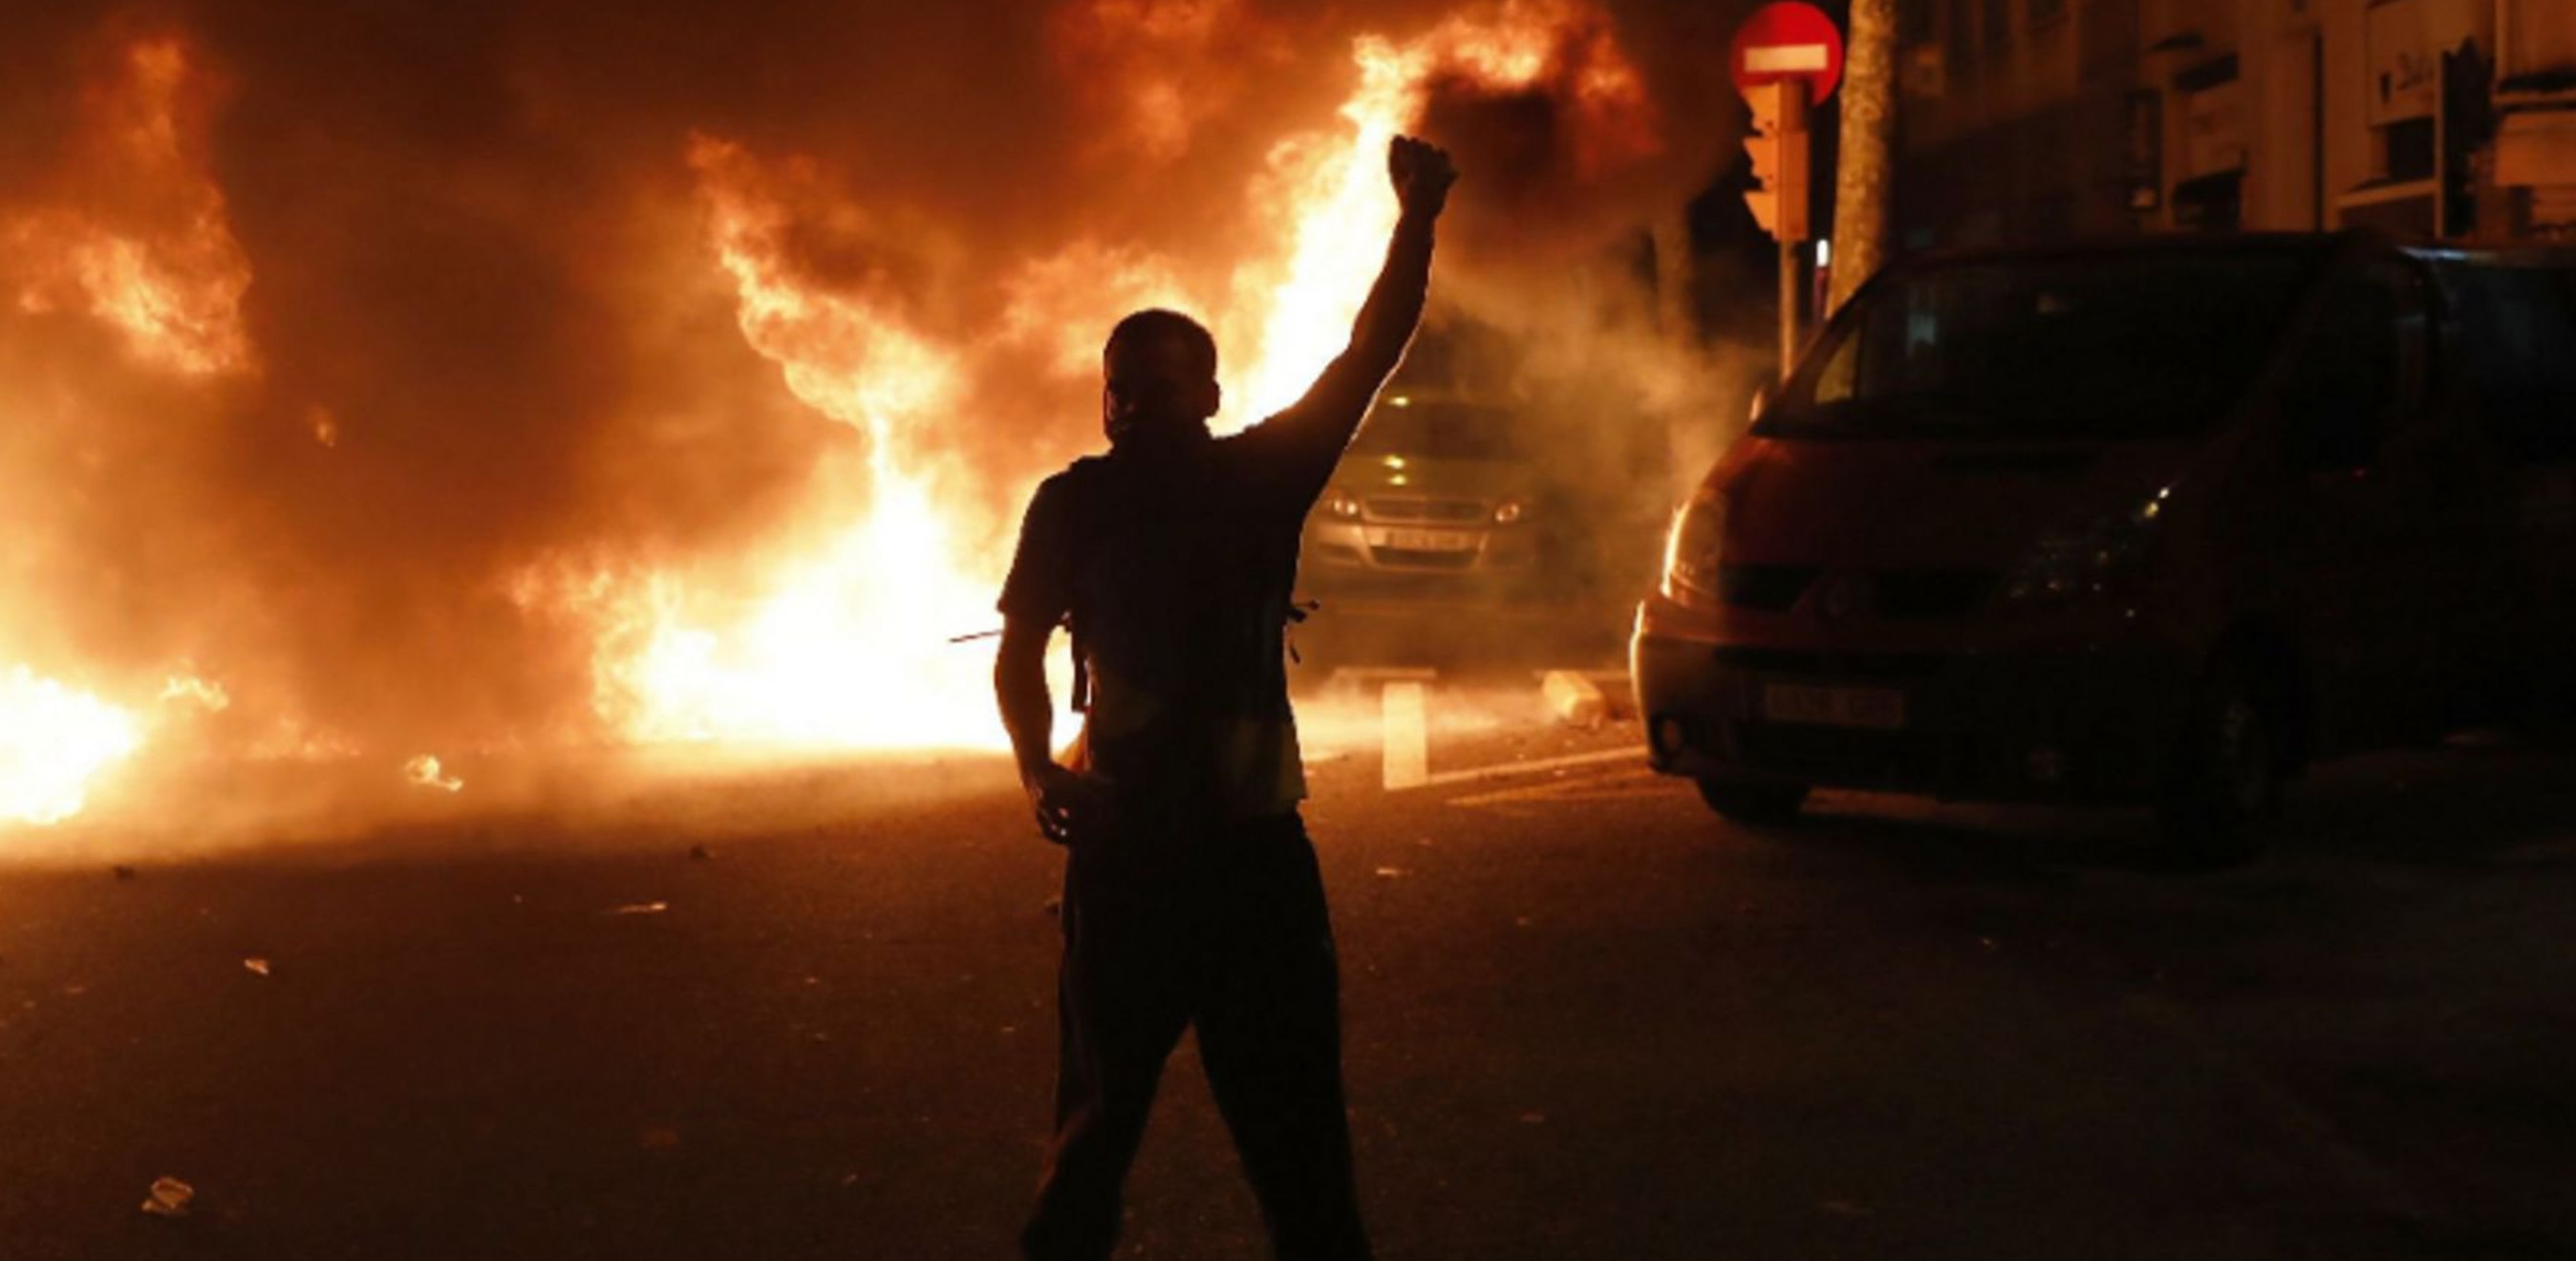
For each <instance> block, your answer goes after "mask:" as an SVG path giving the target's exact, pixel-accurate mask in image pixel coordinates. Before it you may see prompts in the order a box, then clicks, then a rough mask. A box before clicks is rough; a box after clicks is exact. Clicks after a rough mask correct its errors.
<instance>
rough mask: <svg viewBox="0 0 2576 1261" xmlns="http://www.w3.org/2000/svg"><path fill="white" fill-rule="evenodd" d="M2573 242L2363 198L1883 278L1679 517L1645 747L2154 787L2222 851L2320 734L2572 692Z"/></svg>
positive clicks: (2445, 718)
mask: <svg viewBox="0 0 2576 1261" xmlns="http://www.w3.org/2000/svg"><path fill="white" fill-rule="evenodd" d="M2571 473H2576V254H2571V253H2568V252H2547V251H2524V252H2515V253H2501V252H2489V251H2460V250H2434V249H2411V248H2402V247H2399V246H2397V245H2394V244H2392V243H2389V242H2386V241H2383V240H2379V239H2375V238H2371V237H2367V236H2362V235H2356V234H2334V235H2326V234H2304V235H2241V236H2225V237H2194V238H2163V239H2155V240H2150V241H2142V242H2129V243H2121V244H2113V245H2096V246H2071V247H2065V248H2055V249H2029V250H2010V251H1988V252H1978V253H1966V254H1954V255H1944V256H1934V257H1927V258H1923V259H1919V260H1915V261H1911V262H1907V263H1903V264H1900V265H1898V266H1896V267H1894V268H1892V269H1890V270H1889V271H1887V272H1885V273H1884V274H1882V275H1880V276H1878V277H1876V278H1874V279H1873V280H1872V281H1871V282H1870V283H1869V284H1868V285H1866V286H1865V287H1864V288H1863V289H1862V291H1861V292H1860V293H1859V294H1858V295H1857V296H1856V297H1855V299H1854V300H1853V301H1852V302H1851V303H1849V304H1848V305H1847V306H1846V308H1845V309H1844V310H1843V311H1841V312H1839V313H1838V314H1837V315H1836V316H1835V318H1834V319H1833V320H1832V321H1831V322H1830V324H1829V325H1828V326H1827V327H1826V328H1825V329H1824V330H1823V331H1822V333H1821V334H1820V336H1819V337H1818V338H1817V339H1816V341H1815V343H1814V344H1813V346H1812V348H1811V350H1810V352H1809V353H1808V355H1807V356H1806V358H1805V360H1804V362H1803V363H1801V364H1800V365H1799V366H1798V367H1797V369H1796V371H1795V372H1794V373H1793V374H1792V375H1791V377H1790V378H1789V380H1788V381H1787V382H1786V383H1785V385H1784V386H1783V387H1782V388H1781V389H1780V390H1779V391H1778V393H1777V396H1776V397H1775V398H1772V399H1770V400H1769V401H1768V402H1767V404H1766V405H1764V406H1763V407H1762V409H1761V412H1760V415H1759V416H1758V418H1757V420H1756V422H1755V423H1754V425H1753V427H1752V430H1751V432H1750V434H1749V436H1747V437H1746V438H1744V439H1743V440H1741V441H1740V442H1738V443H1737V444H1735V445H1734V446H1733V447H1732V448H1731V449H1730V450H1729V451H1728V452H1727V453H1726V455H1725V456H1724V457H1723V458H1722V459H1721V460H1720V461H1719V462H1718V464H1717V466H1716V467H1715V469H1714V470H1712V471H1711V472H1710V473H1709V475H1708V476H1707V478H1706V479H1705V480H1704V481H1703V482H1702V484H1701V485H1700V487H1699V489H1698V491H1697V493H1696V494H1695V495H1694V496H1693V497H1692V498H1691V500H1690V502H1689V503H1688V504H1686V505H1685V506H1684V507H1683V508H1682V509H1681V510H1680V511H1679V512H1678V513H1677V514H1676V516H1675V519H1674V521H1673V524H1672V528H1671V531H1670V535H1669V537H1668V540H1667V546H1666V555H1665V559H1664V572H1663V578H1662V582H1661V587H1660V589H1659V590H1657V591H1656V592H1654V593H1653V594H1651V595H1649V596H1648V597H1647V598H1646V599H1645V601H1644V602H1643V604H1642V605H1641V606H1640V607H1639V608H1638V611H1637V619H1636V625H1635V631H1634V635H1633V637H1632V640H1631V645H1630V661H1631V671H1632V675H1633V678H1634V680H1635V686H1636V689H1637V696H1638V702H1639V706H1640V713H1641V714H1642V715H1643V716H1644V717H1645V720H1646V721H1645V726H1646V730H1647V732H1648V741H1649V746H1650V749H1649V751H1650V754H1651V756H1652V759H1653V762H1654V764H1655V766H1656V767H1657V768H1658V769H1660V770H1662V771H1663V772H1665V773H1667V774H1671V775H1676V776H1682V777H1686V778H1689V779H1691V780H1693V781H1695V782H1696V783H1697V785H1698V787H1699V790H1700V792H1701V794H1702V795H1703V796H1704V797H1705V798H1706V799H1707V801H1708V803H1709V804H1710V805H1711V806H1712V807H1714V808H1715V809H1716V810H1718V811H1719V812H1720V813H1722V814H1725V815H1728V816H1731V817H1734V818H1737V819H1741V820H1750V821H1771V822H1776V821H1780V820H1783V819H1785V818H1787V817H1788V816H1791V815H1794V814H1795V812H1796V811H1797V810H1798V808H1799V807H1800V805H1801V804H1802V803H1803V801H1804V800H1805V798H1806V796H1807V795H1808V792H1809V790H1810V788H1811V787H1814V786H1818V785H1831V786H1843V787H1855V788H1869V789H1882V790H1894V791H1905V792H1916V793H1927V794H1932V795H1935V796H1939V797H1943V798H1954V799H1981V800H2011V799H2024V800H2046V801H2066V802H2101V803H2146V804H2153V805H2155V806H2156V807H2158V810H2159V816H2160V818H2161V820H2162V823H2163V826H2164V829H2165V831H2166V832H2167V833H2168V835H2169V836H2170V837H2171V839H2172V840H2173V841H2174V842H2176V843H2177V844H2180V845H2183V846H2187V847H2189V848H2191V849H2194V850H2197V851H2201V852H2204V853H2208V854H2231V853H2239V852H2242V851H2243V850H2244V849H2245V848H2247V847H2248V846H2249V845H2250V844H2251V843H2252V837H2253V834H2254V828H2253V825H2254V824H2255V823H2256V822H2257V821H2258V820H2260V819H2261V818H2262V817H2264V816H2265V815H2267V814H2268V813H2269V812H2270V811H2271V810H2272V809H2273V807H2274V806H2275V804H2276V802H2277V800H2278V795H2279V792H2280V788H2281V785H2282V783H2283V781H2284V780H2285V779H2286V778H2288V777H2290V776H2291V775H2293V774H2295V773H2296V772H2297V771H2299V770H2300V769H2301V768H2303V767H2305V766H2307V765H2309V764H2310V763H2311V762H2312V761H2314V760H2315V759H2317V758H2320V757H2324V756H2327V755H2330V754H2335V753H2341V752H2346V751H2351V750H2357V749H2364V748H2372V747H2380V746H2386V745H2391V744H2396V743H2401V742H2408V741H2416V740H2424V739H2428V738H2433V737H2437V736H2439V735H2440V734H2442V733H2443V732H2445V731H2448V730H2454V729H2457V728H2458V727H2460V726H2462V725H2466V724H2471V723H2477V722H2482V721H2488V720H2492V719H2495V718H2498V717H2509V716H2511V715H2512V713H2513V712H2514V711H2515V710H2516V709H2517V708H2518V707H2520V706H2522V705H2524V704H2526V703H2527V702H2528V701H2529V700H2530V699H2531V698H2533V697H2535V696H2540V695H2555V696H2559V697H2561V698H2563V697H2564V696H2565V694H2566V692H2567V690H2568V683H2569V680H2570V678H2571V675H2576V662H2572V661H2571V651H2576V649H2571V645H2576V479H2571Z"/></svg>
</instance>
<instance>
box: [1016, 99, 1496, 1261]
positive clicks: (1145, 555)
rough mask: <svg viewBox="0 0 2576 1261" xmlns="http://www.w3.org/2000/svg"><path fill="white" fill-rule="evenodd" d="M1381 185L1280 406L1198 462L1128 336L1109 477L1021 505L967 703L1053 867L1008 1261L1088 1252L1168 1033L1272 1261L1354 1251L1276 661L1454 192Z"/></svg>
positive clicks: (1133, 326)
mask: <svg viewBox="0 0 2576 1261" xmlns="http://www.w3.org/2000/svg"><path fill="white" fill-rule="evenodd" d="M1387 165H1388V170H1389V174H1390V175H1391V177H1392V178H1393V181H1394V184H1395V193H1396V198H1397V201H1398V202H1399V204H1400V205H1401V207H1402V217H1401V218H1400V219H1399V221H1398V222H1397V224H1396V229H1395V237H1394V240H1393V242H1392V243H1391V244H1390V245H1389V246H1388V248H1387V257H1386V266H1385V269H1384V270H1383V271H1382V272H1381V273H1380V274H1379V276H1378V279H1377V285H1376V287H1375V288H1374V289H1372V290H1371V291H1370V293H1369V297H1368V303H1367V305H1366V306H1364V307H1362V308H1361V310H1360V315H1359V321H1358V324H1357V326H1356V327H1355V328H1354V329H1353V330H1352V334H1351V342H1350V346H1349V348H1348V349H1346V350H1344V351H1343V352H1342V354H1341V357H1340V358H1338V359H1335V360H1334V361H1333V363H1332V365H1331V366H1330V367H1328V368H1326V369H1325V370H1324V374H1323V376H1322V377H1321V378H1319V379H1318V380H1317V381H1316V382H1315V384H1314V386H1313V387H1312V388H1311V389H1309V390H1308V391H1307V392H1306V396H1305V397H1304V398H1302V399H1300V400H1298V401H1297V403H1296V404H1295V405H1293V406H1291V407H1289V408H1288V409H1287V410H1286V411H1283V412H1281V413H1279V414H1278V415H1276V416H1273V417H1271V418H1270V419H1268V420H1266V421H1264V422H1262V423H1261V424H1259V425H1256V426H1254V427H1253V428H1251V429H1249V430H1246V431H1244V432H1243V433H1240V434H1237V435H1235V436H1233V437H1230V438H1216V437H1213V436H1211V435H1210V434H1209V432H1208V428H1207V422H1208V418H1209V417H1210V416H1213V415H1215V414H1216V410H1217V403H1218V390H1217V381H1216V343H1215V341H1214V340H1213V339H1211V338H1210V337H1209V336H1208V333H1207V330H1206V329H1204V328H1201V327H1200V326H1199V325H1198V324H1196V323H1195V322H1193V321H1191V320H1190V319H1189V318H1188V317H1186V316H1182V315H1178V314H1175V313H1173V312H1170V311H1139V312H1137V313H1136V314H1134V315H1131V316H1128V317H1127V318H1126V319H1124V320H1122V321H1120V322H1119V324H1118V327H1117V328H1116V330H1114V331H1113V332H1111V334H1110V335H1109V344H1108V347H1107V349H1106V350H1105V351H1104V352H1103V353H1102V367H1103V369H1104V372H1105V375H1106V377H1107V381H1106V385H1105V388H1104V389H1103V391H1102V393H1101V402H1100V411H1101V423H1102V427H1103V428H1104V429H1105V430H1106V431H1107V432H1108V435H1109V447H1110V449H1109V454H1108V455H1106V456H1094V457H1090V458H1087V459H1082V460H1078V461H1075V462H1074V464H1073V466H1072V467H1070V468H1068V469H1066V470H1065V471H1064V472H1062V473H1059V474H1057V475H1055V476H1053V477H1050V478H1048V479H1047V480H1046V482H1045V483H1044V484H1043V485H1041V486H1039V487H1038V491H1037V495H1036V497H1035V498H1033V499H1032V500H1031V501H1030V503H1029V510H1028V517H1027V521H1026V523H1025V524H1024V525H1023V526H1022V528H1021V533H1020V547H1019V553H1018V555H1017V557H1016V558H1015V559H1014V560H1013V562H1012V565H1011V576H1010V579H1009V581H1008V582H1007V583H1005V584H1004V586H1003V589H1002V599H1001V609H1002V615H1003V632H1002V647H1001V654H1000V657H999V660H998V661H997V662H996V663H995V665H994V671H993V682H994V690H995V691H996V693H998V695H999V697H1000V700H1001V707H1002V721H1003V723H1004V725H1005V726H1007V727H1008V728H1009V729H1010V733H1011V745H1012V748H1013V749H1014V750H1015V752H1016V753H1017V755H1018V758H1019V768H1020V780H1021V783H1022V784H1023V785H1024V786H1025V787H1026V788H1027V789H1028V793H1029V798H1030V802H1031V804H1032V805H1034V806H1035V808H1036V810H1037V817H1038V826H1039V827H1040V829H1041V830H1043V831H1044V832H1045V834H1046V835H1047V836H1048V837H1049V838H1051V839H1054V840H1056V841H1058V842H1060V843H1063V844H1064V845H1065V846H1066V847H1067V849H1068V851H1069V854H1068V858H1067V861H1066V864H1065V886H1064V903H1063V927H1064V961H1063V969H1062V973H1061V980H1060V990H1059V994H1058V1011H1059V1022H1060V1024H1061V1029H1062V1038H1063V1042H1062V1053H1061V1054H1062V1058H1061V1061H1060V1064H1059V1067H1058V1070H1057V1071H1058V1076H1057V1082H1056V1131H1055V1143H1054V1150H1053V1152H1052V1154H1051V1156H1050V1157H1049V1159H1048V1162H1047V1168H1046V1175H1045V1178H1044V1181H1043V1183H1042V1185H1041V1187H1040V1189H1039V1192H1038V1201H1037V1207H1036V1211H1035V1212H1034V1213H1033V1215H1032V1216H1031V1218H1030V1221H1029V1225H1028V1229H1027V1231H1026V1232H1025V1234H1024V1235H1023V1236H1022V1239H1021V1243H1022V1246H1023V1247H1024V1248H1025V1249H1026V1250H1027V1252H1028V1255H1030V1256H1031V1257H1035V1258H1048V1259H1052V1258H1085V1259H1097V1258H1105V1257H1107V1256H1108V1255H1109V1252H1110V1249H1111V1247H1112V1246H1113V1245H1114V1244H1115V1243H1116V1242H1117V1237H1118V1223H1119V1205H1120V1197H1121V1191H1122V1188H1123V1186H1124V1183H1125V1181H1126V1176H1127V1169H1128V1166H1129V1165H1130V1164H1131V1163H1132V1162H1133V1161H1134V1159H1135V1155H1136V1147H1137V1143H1138V1142H1139V1141H1140V1140H1141V1139H1142V1138H1143V1137H1144V1132H1145V1116H1146V1112H1147V1111H1148V1109H1150V1108H1151V1107H1152V1105H1153V1100H1154V1088H1155V1084H1156V1082H1157V1081H1158V1080H1159V1079H1160V1078H1161V1076H1162V1071H1163V1062H1164V1061H1165V1059H1167V1058H1168V1057H1169V1056H1170V1055H1171V1052H1172V1048H1173V1046H1174V1045H1175V1044H1177V1043H1178V1042H1179V1040H1180V1036H1181V1032H1182V1030H1183V1029H1185V1028H1187V1027H1190V1026H1192V1025H1195V1026H1196V1027H1197V1029H1198V1040H1199V1056H1200V1059H1201V1062H1202V1063H1203V1064H1204V1065H1205V1066H1206V1069H1207V1076H1208V1084H1209V1086H1210V1087H1211V1088H1212V1089H1213V1090H1214V1092H1215V1094H1216V1101H1217V1106H1218V1108H1219V1109H1220V1110H1222V1111H1223V1112H1224V1114H1225V1120H1226V1125H1227V1127H1228V1128H1229V1129H1230V1130H1232V1131H1233V1133H1234V1140H1235V1146H1236V1148H1237V1150H1238V1151H1240V1152H1241V1154H1242V1157H1243V1165H1244V1171H1245V1173H1246V1174H1248V1175H1249V1176H1250V1178H1251V1180H1252V1186H1253V1190H1254V1192H1255V1194H1256V1195H1257V1196H1258V1197H1259V1199H1260V1201H1261V1209H1262V1215H1263V1217H1264V1218H1265V1219H1266V1220H1267V1221H1268V1223H1269V1226H1270V1235H1271V1240H1272V1242H1273V1244H1274V1245H1275V1247H1276V1249H1277V1251H1278V1254H1279V1256H1280V1257H1282V1258H1285V1259H1289V1261H1304V1259H1307V1258H1316V1259H1324V1258H1331V1259H1334V1261H1344V1259H1349V1258H1364V1257H1366V1256H1368V1253H1369V1248H1368V1240H1367V1236H1366V1235H1365V1233H1364V1232H1363V1231H1362V1230H1361V1227H1360V1215H1359V1203H1358V1197H1357V1194H1356V1192H1355V1190H1354V1187H1353V1183H1352V1176H1351V1150H1350V1128H1349V1121H1348V1118H1347V1116H1346V1115H1345V1113H1344V1110H1343V1103H1342V1068H1341V1028H1340V1015H1339V1011H1338V1006H1339V1001H1340V999H1339V981H1338V977H1337V974H1336V971H1335V965H1334V959H1333V940H1332V928H1331V925H1330V923H1329V922H1328V920H1327V917H1326V914H1325V909H1324V888H1323V882H1322V880H1321V878H1320V877H1319V876H1318V874H1317V872H1316V867H1315V852H1314V849H1313V847H1312V846H1311V845H1309V844H1308V842H1307V839H1306V830H1305V824H1304V822H1303V821H1302V820H1300V819H1299V817H1298V814H1297V803H1298V802H1299V801H1300V800H1302V799H1303V798H1304V797H1305V795H1306V785H1305V770H1304V767H1303V765H1302V763H1301V762H1300V760H1299V757H1298V752H1297V729H1296V724H1295V721H1294V719H1293V717H1292V716H1291V715H1290V712H1289V707H1288V679H1287V667H1286V662H1285V661H1284V660H1283V656H1284V653H1283V644H1282V635H1283V633H1284V629H1285V625H1286V622H1287V620H1288V614H1289V608H1290V591H1291V587H1292V585H1293V584H1294V582H1295V581H1296V573H1297V539H1298V535H1299V533H1300V532H1301V530H1302V529H1303V526H1304V523H1305V518H1306V512H1307V509H1308V508H1310V507H1312V506H1313V505H1314V502H1315V499H1316V497H1317V496H1319V495H1321V494H1322V493H1323V491H1324V486H1325V484H1326V482H1327V481H1328V480H1329V479H1330V478H1331V476H1332V472H1333V466H1334V465H1335V464H1336V463H1337V462H1339V460H1340V459H1341V455H1342V449H1343V448H1344V447H1346V446H1348V445H1349V443H1350V440H1351V436H1352V434H1354V433H1355V432H1357V431H1358V429H1359V425H1360V420H1361V418H1362V417H1364V416H1365V415H1367V413H1368V409H1369V405H1370V403H1371V402H1372V401H1373V400H1374V399H1375V397H1376V395H1377V391H1378V387H1379V386H1381V385H1383V384H1384V383H1385V381H1386V379H1387V377H1388V375H1389V374H1391V373H1392V372H1394V371H1395V367H1396V364H1397V362H1398V361H1399V360H1400V359H1402V358H1403V357H1404V348H1405V344H1406V342H1408V341H1409V340H1411V338H1412V336H1413V329H1414V325H1415V324H1416V323H1418V322H1419V321H1420V320H1421V317H1422V304H1423V298H1424V294H1425V292H1426V289H1427V287H1428V285H1429V283H1430V276H1431V236H1432V232H1431V228H1432V223H1433V221H1434V220H1436V219H1437V218H1439V215H1440V210H1441V207H1442V205H1443V204H1444V203H1445V201H1446V200H1447V196H1448V192H1449V185H1450V183H1451V182H1452V181H1453V180H1455V179H1456V178H1457V173H1456V171H1455V170H1454V169H1453V168H1452V167H1451V165H1450V163H1449V156H1448V155H1447V154H1446V153H1443V152H1441V151H1440V150H1439V149H1436V148H1433V147H1432V146H1430V145H1428V144H1425V143H1423V142H1421V141H1418V140H1414V139H1411V138H1409V137H1408V138H1398V139H1397V140H1396V141H1394V143H1393V144H1392V145H1390V146H1389V148H1388V154H1387ZM1060 622H1061V623H1066V624H1069V625H1070V626H1071V628H1072V631H1073V643H1074V652H1075V655H1076V658H1077V660H1078V662H1079V663H1080V666H1081V668H1082V671H1083V673H1084V675H1085V676H1086V677H1087V678H1088V680H1089V693H1090V695H1089V698H1088V699H1089V703H1088V707H1087V711H1086V721H1085V723H1084V728H1083V738H1082V742H1081V743H1082V754H1081V756H1080V757H1079V758H1077V762H1078V763H1080V764H1081V768H1080V769H1076V768H1074V767H1067V766H1063V765H1059V764H1058V763H1057V762H1056V761H1055V760H1054V755H1053V752H1052V744H1051V741H1052V737H1053V732H1052V727H1053V704H1052V701H1051V699H1050V697H1049V696H1048V693H1047V682H1046V672H1045V656H1046V645H1047V639H1048V636H1049V635H1050V634H1051V633H1052V632H1053V631H1054V629H1055V627H1056V626H1057V625H1058V624H1059V623H1060Z"/></svg>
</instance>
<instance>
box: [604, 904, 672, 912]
mask: <svg viewBox="0 0 2576 1261" xmlns="http://www.w3.org/2000/svg"><path fill="white" fill-rule="evenodd" d="M670 909H671V904H670V903H668V902H629V903H627V904H626V905H624V906H621V907H618V908H616V909H615V910H612V911H610V912H609V914H611V915H659V914H661V913H662V912H664V911H667V910H670Z"/></svg>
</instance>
